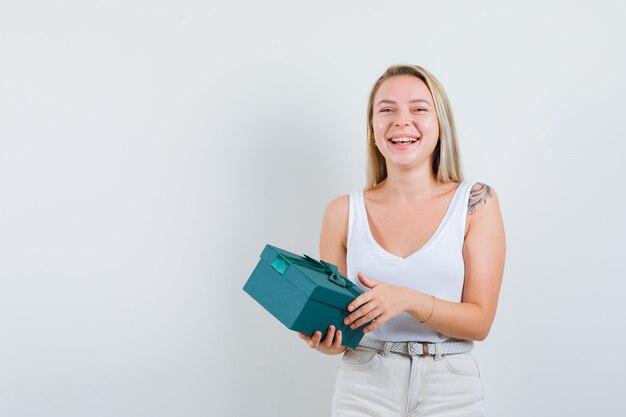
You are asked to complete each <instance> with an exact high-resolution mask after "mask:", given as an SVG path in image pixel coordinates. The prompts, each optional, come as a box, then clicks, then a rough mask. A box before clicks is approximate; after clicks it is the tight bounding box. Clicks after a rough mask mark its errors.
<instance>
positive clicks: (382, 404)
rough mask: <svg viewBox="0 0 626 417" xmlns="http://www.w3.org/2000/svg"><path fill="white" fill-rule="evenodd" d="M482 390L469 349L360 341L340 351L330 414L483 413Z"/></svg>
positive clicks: (440, 416) (441, 416)
mask: <svg viewBox="0 0 626 417" xmlns="http://www.w3.org/2000/svg"><path fill="white" fill-rule="evenodd" d="M483 396H484V393H483V384H482V381H481V380H480V371H479V369H478V365H477V364H476V361H475V360H474V357H473V356H472V354H471V353H469V352H468V353H460V354H455V355H443V356H441V357H439V358H435V357H433V356H409V355H404V354H400V353H394V352H389V353H385V352H384V351H379V350H376V349H371V348H367V347H363V346H359V347H357V348H356V349H355V350H352V349H348V350H347V351H346V352H345V353H344V356H343V359H342V361H341V365H340V366H339V375H338V376H337V383H336V386H335V394H334V396H333V404H332V416H333V417H364V416H372V417H373V416H376V417H387V416H389V417H392V416H393V417H413V416H437V417H453V416H459V417H460V416H462V417H473V416H484V415H485V413H484V408H483Z"/></svg>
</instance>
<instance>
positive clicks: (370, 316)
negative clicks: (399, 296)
mask: <svg viewBox="0 0 626 417" xmlns="http://www.w3.org/2000/svg"><path fill="white" fill-rule="evenodd" d="M382 313H383V312H382V311H381V310H380V309H378V308H375V309H373V310H371V311H370V312H369V313H367V314H366V315H364V316H362V317H361V318H359V319H358V320H356V321H355V322H354V323H352V324H351V325H350V327H351V328H353V329H356V328H357V327H361V326H363V325H364V324H366V323H369V322H370V321H372V320H374V319H375V318H376V317H378V316H380V315H381V314H382Z"/></svg>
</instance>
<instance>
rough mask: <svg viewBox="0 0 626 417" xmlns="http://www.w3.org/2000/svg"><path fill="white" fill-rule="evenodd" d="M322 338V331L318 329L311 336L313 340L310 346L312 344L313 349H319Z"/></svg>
mask: <svg viewBox="0 0 626 417" xmlns="http://www.w3.org/2000/svg"><path fill="white" fill-rule="evenodd" d="M321 339H322V332H320V331H319V330H318V331H316V332H315V333H313V336H312V337H311V340H310V341H309V346H311V347H312V348H313V349H317V348H318V347H319V345H320V340H321Z"/></svg>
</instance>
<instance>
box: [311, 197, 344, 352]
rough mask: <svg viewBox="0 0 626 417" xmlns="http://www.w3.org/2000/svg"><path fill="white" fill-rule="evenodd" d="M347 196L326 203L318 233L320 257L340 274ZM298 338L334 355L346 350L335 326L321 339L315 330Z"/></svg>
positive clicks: (320, 333)
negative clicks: (311, 333) (309, 334)
mask: <svg viewBox="0 0 626 417" xmlns="http://www.w3.org/2000/svg"><path fill="white" fill-rule="evenodd" d="M349 204H350V203H349V197H348V196H347V195H345V196H341V197H338V198H336V199H334V200H333V201H331V202H330V204H328V207H326V212H325V213H324V221H323V222H322V231H321V233H320V258H321V259H322V260H324V261H326V262H330V263H332V264H334V265H337V269H338V270H339V272H340V273H341V274H342V275H346V240H347V236H348V210H349ZM299 336H300V338H301V339H303V340H304V341H305V342H307V343H308V344H309V346H311V347H312V348H314V349H317V350H318V351H320V352H322V353H326V354H329V355H336V354H339V353H342V352H344V351H345V350H346V347H345V346H342V345H341V332H337V334H336V333H335V327H334V326H330V327H329V328H328V330H327V332H326V337H324V338H323V339H322V336H323V335H322V332H321V331H317V332H315V333H314V334H313V336H307V335H303V334H301V333H300V334H299Z"/></svg>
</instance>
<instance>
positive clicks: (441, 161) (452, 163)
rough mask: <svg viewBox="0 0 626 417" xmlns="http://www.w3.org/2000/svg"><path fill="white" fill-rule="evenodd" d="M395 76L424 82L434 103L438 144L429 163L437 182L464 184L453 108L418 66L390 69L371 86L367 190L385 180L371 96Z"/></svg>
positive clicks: (443, 93) (383, 160)
mask: <svg viewBox="0 0 626 417" xmlns="http://www.w3.org/2000/svg"><path fill="white" fill-rule="evenodd" d="M397 75H412V76H415V77H417V78H419V79H420V80H422V81H424V83H425V84H426V86H427V87H428V89H429V90H430V94H432V96H433V100H434V102H435V112H436V114H437V119H438V120H439V141H438V142H437V146H436V147H435V151H434V153H433V159H432V167H433V173H434V174H435V176H436V177H437V179H438V180H439V181H442V182H447V181H456V182H461V181H463V171H462V169H461V156H460V153H459V146H458V143H457V136H456V128H455V126H454V118H453V117H452V108H451V107H450V101H449V100H448V96H447V95H446V92H445V90H444V89H443V86H442V85H441V84H440V83H439V81H438V80H437V79H436V78H435V76H434V75H432V74H431V73H429V72H428V71H426V70H425V69H424V68H422V67H418V66H417V65H393V66H391V67H389V68H387V71H385V73H384V74H383V75H381V76H380V78H379V79H378V80H377V81H376V83H374V86H373V87H372V92H371V93H370V96H369V100H368V103H367V184H366V186H365V188H366V189H367V190H369V189H372V188H374V187H375V186H376V185H377V184H380V182H381V181H383V180H384V179H385V178H387V165H386V163H385V158H384V157H383V155H382V154H381V153H380V151H379V150H378V148H377V147H376V146H374V126H373V124H372V118H373V111H374V96H375V95H376V92H377V91H378V89H379V88H380V85H381V84H382V83H383V81H385V80H386V79H388V78H390V77H394V76H397Z"/></svg>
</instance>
